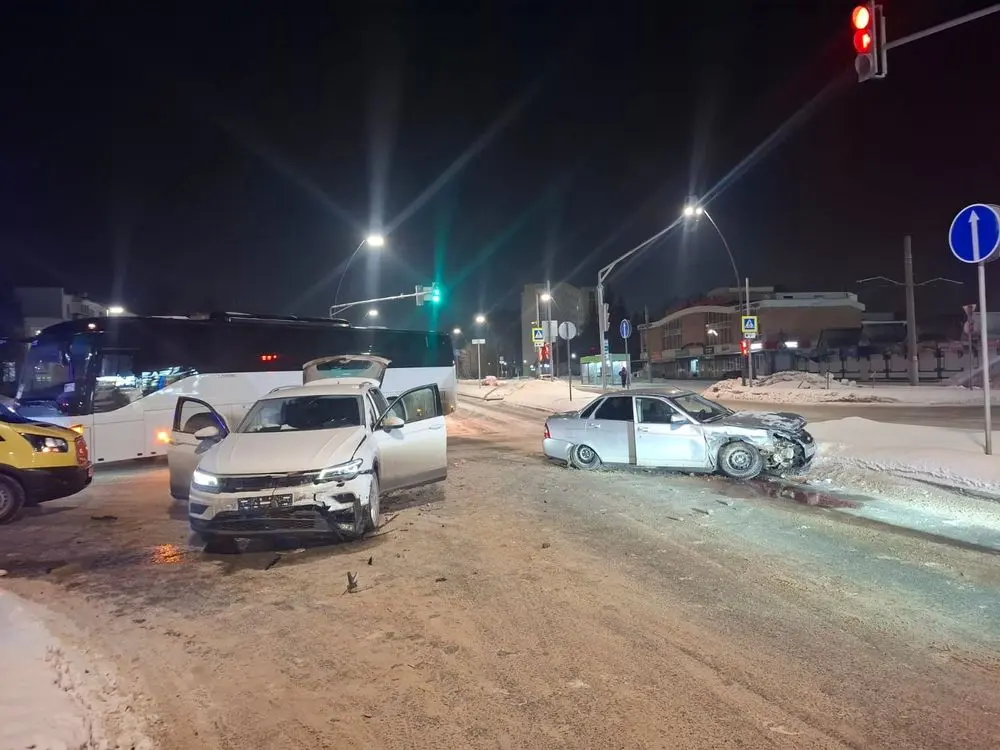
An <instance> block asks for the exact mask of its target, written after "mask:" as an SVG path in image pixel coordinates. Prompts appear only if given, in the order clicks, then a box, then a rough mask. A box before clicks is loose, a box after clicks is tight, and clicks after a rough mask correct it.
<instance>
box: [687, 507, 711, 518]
mask: <svg viewBox="0 0 1000 750" xmlns="http://www.w3.org/2000/svg"><path fill="white" fill-rule="evenodd" d="M691 510H693V511H694V512H695V513H702V514H703V515H706V516H710V515H712V511H710V510H708V509H707V508H691Z"/></svg>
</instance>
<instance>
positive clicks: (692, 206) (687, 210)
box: [684, 197, 753, 385]
mask: <svg viewBox="0 0 1000 750" xmlns="http://www.w3.org/2000/svg"><path fill="white" fill-rule="evenodd" d="M702 215H704V216H705V218H707V219H708V220H709V222H710V223H711V224H712V227H714V228H715V233H716V234H717V235H719V239H720V240H722V246H723V247H724V248H726V254H727V255H728V256H729V262H730V263H731V264H732V266H733V276H734V277H735V278H736V307H737V309H739V308H741V307H742V308H743V309H744V310H745V312H744V313H743V314H744V315H749V314H750V282H749V281H748V282H747V286H746V297H745V299H743V300H741V299H740V289H741V288H742V287H743V282H741V281H740V272H739V270H738V269H737V268H736V256H735V255H733V250H732V248H731V247H729V242H728V241H727V240H726V235H724V234H723V233H722V230H721V229H719V225H718V224H716V223H715V219H713V218H712V214H710V213H709V212H708V209H707V208H705V207H704V206H700V205H698V202H697V200H696V199H694V198H693V197H692V198H689V199H688V203H687V205H686V206H684V216H685V217H687V218H692V217H698V216H702ZM744 302H745V303H746V304H745V306H744V304H743V303H744ZM740 335H741V336H742V335H743V331H742V327H741V328H740ZM752 356H753V355H752V354H749V355H747V361H746V363H745V366H744V368H743V377H744V382H743V384H744V385H746V381H747V379H748V378H749V381H750V383H751V384H752V383H753V372H752V369H751V368H752V362H751V357H752Z"/></svg>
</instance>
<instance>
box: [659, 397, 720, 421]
mask: <svg viewBox="0 0 1000 750" xmlns="http://www.w3.org/2000/svg"><path fill="white" fill-rule="evenodd" d="M673 402H674V403H675V404H677V406H679V407H680V408H681V409H683V410H684V411H685V412H687V413H688V414H690V415H691V416H692V417H694V418H695V419H697V420H698V421H699V422H714V421H715V420H717V419H722V418H723V417H725V416H728V415H729V414H732V413H733V412H732V411H731V410H730V409H727V408H726V407H725V406H723V405H722V404H717V403H715V402H714V401H709V400H708V399H707V398H702V397H701V396H696V395H695V394H693V393H692V394H690V395H687V396H678V397H676V398H675V399H673Z"/></svg>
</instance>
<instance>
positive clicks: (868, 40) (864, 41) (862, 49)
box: [854, 29, 872, 55]
mask: <svg viewBox="0 0 1000 750" xmlns="http://www.w3.org/2000/svg"><path fill="white" fill-rule="evenodd" d="M871 48H872V33H871V32H870V31H869V30H868V29H858V30H857V31H855V32H854V49H855V51H856V52H857V53H858V54H859V55H863V54H865V53H866V52H870V51H871Z"/></svg>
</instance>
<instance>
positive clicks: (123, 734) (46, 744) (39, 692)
mask: <svg viewBox="0 0 1000 750" xmlns="http://www.w3.org/2000/svg"><path fill="white" fill-rule="evenodd" d="M0 674H2V677H0V748H2V750H8V749H9V750H15V749H16V750H21V749H22V748H35V750H90V749H91V748H108V749H109V750H110V749H111V748H115V749H119V748H129V749H130V750H131V749H132V748H134V749H135V750H151V748H153V747H154V745H153V743H152V741H151V740H150V739H149V738H148V737H146V736H145V734H144V733H143V732H142V730H141V728H140V727H139V724H140V720H139V719H138V717H137V715H136V712H135V711H134V710H133V708H134V706H132V702H131V700H130V699H129V697H128V696H123V695H121V693H120V690H119V687H118V684H117V681H116V680H115V678H114V676H113V675H112V674H111V673H110V672H108V671H106V670H105V671H101V670H100V669H97V668H95V666H94V665H93V664H90V663H86V664H85V663H84V662H82V661H81V657H80V655H78V654H74V653H73V652H72V650H70V649H69V648H67V646H66V645H65V644H63V643H61V642H60V641H59V640H58V639H57V638H56V637H55V636H54V635H53V634H52V632H51V631H50V630H49V628H48V627H47V626H46V624H45V622H44V618H43V613H42V612H41V611H40V610H39V609H38V608H37V607H36V606H35V605H32V604H29V603H28V602H26V601H25V600H23V599H21V598H19V597H17V596H15V595H14V594H12V593H10V592H8V591H4V590H2V589H0Z"/></svg>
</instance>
